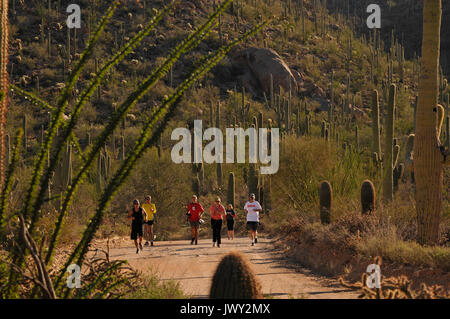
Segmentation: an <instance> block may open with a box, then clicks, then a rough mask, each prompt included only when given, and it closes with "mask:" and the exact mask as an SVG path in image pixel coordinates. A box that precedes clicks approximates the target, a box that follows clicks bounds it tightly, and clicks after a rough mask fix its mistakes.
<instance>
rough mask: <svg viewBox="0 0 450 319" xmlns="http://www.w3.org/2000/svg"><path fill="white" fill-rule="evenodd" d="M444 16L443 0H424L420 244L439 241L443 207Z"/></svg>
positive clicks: (417, 173)
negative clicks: (439, 123) (439, 124)
mask: <svg viewBox="0 0 450 319" xmlns="http://www.w3.org/2000/svg"><path fill="white" fill-rule="evenodd" d="M441 16H442V2H441V0H425V1H424V7H423V39H422V68H421V71H420V81H419V100H418V104H417V115H416V116H417V118H416V134H415V139H414V177H415V181H416V210H417V231H418V234H417V236H418V237H417V240H418V242H419V243H420V244H437V243H438V242H439V223H440V219H441V211H442V187H443V185H442V183H443V174H442V163H441V161H442V155H441V154H440V151H439V148H438V141H439V137H438V136H437V129H436V112H434V111H435V110H436V106H437V103H438V89H439V84H438V69H439V50H440V30H441Z"/></svg>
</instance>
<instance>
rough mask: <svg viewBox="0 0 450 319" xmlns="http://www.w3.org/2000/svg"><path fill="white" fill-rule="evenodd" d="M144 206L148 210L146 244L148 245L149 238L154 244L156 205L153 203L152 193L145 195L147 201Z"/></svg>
mask: <svg viewBox="0 0 450 319" xmlns="http://www.w3.org/2000/svg"><path fill="white" fill-rule="evenodd" d="M142 208H144V209H145V211H146V212H147V223H145V225H144V235H145V238H146V241H145V246H148V239H149V238H150V244H151V246H153V223H154V222H156V206H155V204H153V203H152V197H151V196H150V195H147V196H145V203H144V204H142Z"/></svg>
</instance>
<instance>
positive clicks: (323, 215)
mask: <svg viewBox="0 0 450 319" xmlns="http://www.w3.org/2000/svg"><path fill="white" fill-rule="evenodd" d="M319 197H320V221H321V223H322V224H329V223H330V222H331V202H332V200H333V189H332V188H331V184H330V183H329V182H328V181H323V182H322V183H321V184H320V187H319Z"/></svg>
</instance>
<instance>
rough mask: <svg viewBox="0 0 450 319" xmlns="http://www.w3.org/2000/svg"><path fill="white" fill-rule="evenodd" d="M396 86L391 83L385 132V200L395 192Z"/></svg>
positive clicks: (389, 199) (388, 199)
mask: <svg viewBox="0 0 450 319" xmlns="http://www.w3.org/2000/svg"><path fill="white" fill-rule="evenodd" d="M396 90H397V88H396V86H395V84H391V87H390V90H389V91H390V92H389V103H388V108H387V114H386V121H385V127H386V133H385V138H386V141H385V145H384V147H385V151H384V155H383V166H384V168H385V169H384V173H383V175H384V178H383V199H384V200H385V201H391V200H392V198H393V192H394V177H393V172H392V170H393V168H394V165H395V164H394V156H393V151H394V145H393V139H394V114H395V97H396Z"/></svg>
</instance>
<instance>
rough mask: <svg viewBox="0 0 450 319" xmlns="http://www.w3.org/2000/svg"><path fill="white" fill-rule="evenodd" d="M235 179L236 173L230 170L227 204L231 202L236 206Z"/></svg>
mask: <svg viewBox="0 0 450 319" xmlns="http://www.w3.org/2000/svg"><path fill="white" fill-rule="evenodd" d="M235 190H236V186H235V181H234V173H233V172H230V174H229V175H228V194H227V204H231V205H233V207H234V204H235Z"/></svg>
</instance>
